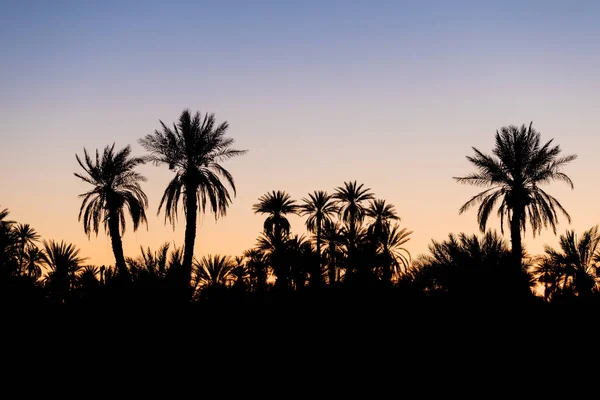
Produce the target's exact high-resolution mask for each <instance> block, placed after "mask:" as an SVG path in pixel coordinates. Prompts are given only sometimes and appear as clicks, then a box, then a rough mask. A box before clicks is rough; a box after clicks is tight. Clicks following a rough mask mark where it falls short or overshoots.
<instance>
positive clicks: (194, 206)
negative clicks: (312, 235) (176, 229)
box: [139, 110, 246, 288]
mask: <svg viewBox="0 0 600 400" xmlns="http://www.w3.org/2000/svg"><path fill="white" fill-rule="evenodd" d="M160 124H161V126H162V131H158V130H156V131H154V133H153V134H149V135H146V136H145V137H143V138H142V139H140V140H139V143H140V144H141V145H142V146H143V147H144V148H145V149H146V150H147V151H149V152H150V155H149V156H147V157H146V159H147V160H149V161H152V162H154V164H156V165H161V164H164V165H167V166H168V167H169V169H170V170H172V171H174V172H175V177H174V178H173V180H172V181H171V182H170V183H169V185H168V186H167V188H166V189H165V191H164V193H163V196H162V198H161V200H160V204H159V206H158V212H159V213H160V210H161V208H162V207H163V206H164V207H165V223H166V222H167V220H168V221H170V222H171V223H172V224H173V225H174V224H175V222H176V221H177V210H178V207H179V201H180V199H182V202H183V211H184V213H185V217H186V226H185V242H184V243H185V244H184V256H183V273H182V276H181V284H182V285H183V286H185V287H186V288H187V287H189V284H190V279H191V273H192V262H193V259H194V244H195V241H196V221H197V213H198V209H199V210H200V211H201V212H202V213H204V212H205V211H206V208H207V204H208V206H209V207H210V211H212V213H213V214H214V216H215V219H217V218H218V217H220V216H222V217H223V216H225V215H226V214H227V207H228V206H229V204H230V203H231V195H230V193H229V190H228V189H227V187H226V186H225V184H224V182H223V180H222V179H224V180H225V183H227V184H229V186H231V189H232V191H233V194H234V196H235V194H236V189H235V183H234V180H233V176H232V175H231V174H230V173H229V172H228V171H227V170H226V169H225V168H223V167H222V166H221V163H222V162H223V161H225V160H228V159H230V158H232V157H235V156H240V155H242V154H245V153H246V150H236V149H234V148H233V147H232V145H233V143H234V140H233V139H232V138H228V137H226V136H225V133H226V131H227V128H228V126H229V125H228V124H227V122H223V123H221V124H220V125H216V122H215V117H214V114H210V115H209V114H205V115H204V118H202V117H201V116H200V113H199V112H196V114H195V115H194V116H192V115H191V113H190V111H189V110H184V111H183V112H182V113H181V116H180V117H179V122H178V123H177V124H173V129H171V128H169V127H168V126H167V125H165V124H164V123H163V122H162V121H160Z"/></svg>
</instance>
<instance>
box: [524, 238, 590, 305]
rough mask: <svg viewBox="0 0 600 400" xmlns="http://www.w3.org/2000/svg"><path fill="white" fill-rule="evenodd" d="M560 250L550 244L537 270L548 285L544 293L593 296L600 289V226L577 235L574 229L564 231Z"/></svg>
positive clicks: (560, 239) (542, 282) (547, 294)
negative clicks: (599, 274)
mask: <svg viewBox="0 0 600 400" xmlns="http://www.w3.org/2000/svg"><path fill="white" fill-rule="evenodd" d="M559 246H560V250H555V249H553V248H552V247H550V246H546V248H545V250H544V253H545V254H544V256H543V257H542V259H541V261H540V263H539V264H538V265H537V266H536V267H535V269H534V274H535V275H536V276H537V277H538V281H539V282H540V283H541V284H542V285H543V286H544V297H545V298H546V299H549V298H550V297H552V296H557V295H575V296H579V297H584V296H590V295H591V294H593V293H594V292H596V291H598V288H599V287H600V279H599V278H600V277H599V276H598V274H597V271H598V268H599V267H600V233H599V232H598V226H594V227H593V228H591V229H589V230H587V231H585V232H583V234H582V235H581V236H580V237H577V235H576V234H575V232H574V231H572V230H571V231H567V232H566V233H565V234H563V235H560V238H559Z"/></svg>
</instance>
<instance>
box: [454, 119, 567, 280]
mask: <svg viewBox="0 0 600 400" xmlns="http://www.w3.org/2000/svg"><path fill="white" fill-rule="evenodd" d="M473 150H474V152H475V155H474V156H467V159H468V160H469V161H470V162H471V163H472V164H473V165H474V166H475V167H476V168H477V172H475V173H473V174H471V175H467V176H465V177H455V178H454V179H455V180H456V181H458V182H460V183H466V184H470V185H475V186H482V187H487V189H486V190H484V191H483V192H481V193H479V194H477V195H475V196H473V197H472V198H471V199H470V200H469V201H467V202H466V203H465V204H464V205H463V206H462V207H461V209H460V213H463V212H465V211H467V210H468V209H469V208H471V207H472V206H474V205H476V204H479V211H478V213H477V220H478V222H479V228H480V229H481V231H482V232H485V230H486V224H487V221H488V217H489V216H490V213H491V212H492V210H493V209H494V208H495V206H496V204H498V203H499V205H498V211H497V213H498V216H499V217H500V219H501V224H500V227H501V231H502V233H503V232H504V220H505V218H506V219H508V221H509V225H510V234H511V243H512V255H513V264H514V266H515V268H517V269H518V268H520V265H521V261H522V253H523V247H522V243H521V231H523V232H524V231H525V228H526V221H527V220H529V223H530V225H531V228H532V231H533V234H534V235H535V234H536V233H539V232H541V230H542V228H544V227H547V226H548V225H550V226H551V227H552V229H553V231H554V233H556V224H557V223H558V216H557V212H556V211H557V210H559V211H561V212H562V213H563V214H564V215H565V217H566V218H567V220H568V221H569V222H570V221H571V217H570V216H569V214H568V213H567V211H566V210H565V209H564V208H563V206H562V205H561V204H560V203H559V202H558V200H556V199H555V198H554V197H552V196H551V195H549V194H548V193H546V191H544V190H543V189H542V188H541V187H540V186H541V185H544V184H547V183H549V182H551V181H554V180H560V181H563V182H565V183H567V184H568V185H569V186H570V187H571V188H573V182H572V181H571V178H569V177H568V176H567V175H566V174H565V173H564V172H562V168H563V167H564V166H565V165H566V164H568V163H569V162H571V161H573V160H575V159H576V157H577V156H576V155H568V156H562V157H561V156H559V155H560V153H561V149H560V147H559V146H558V145H557V146H552V140H550V141H548V142H546V143H545V144H543V145H542V144H541V136H540V133H539V132H537V131H536V130H535V129H534V128H533V127H532V124H529V127H526V126H525V125H522V126H521V127H516V126H513V125H511V126H505V127H502V128H501V129H500V131H497V132H496V144H495V146H494V149H493V150H492V153H493V154H492V155H487V154H484V153H482V152H481V151H479V150H478V149H476V148H473Z"/></svg>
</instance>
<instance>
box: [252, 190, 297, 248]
mask: <svg viewBox="0 0 600 400" xmlns="http://www.w3.org/2000/svg"><path fill="white" fill-rule="evenodd" d="M252 209H253V210H254V213H255V214H268V217H267V219H266V220H265V223H264V231H265V232H269V233H272V234H273V235H274V236H275V238H276V239H277V238H280V236H281V235H287V234H289V233H290V221H288V219H287V218H286V217H285V216H286V215H287V214H296V213H297V212H298V206H297V205H296V202H295V201H294V200H292V198H291V197H290V195H289V194H287V193H286V192H284V191H281V190H278V191H275V190H273V191H272V192H271V193H267V194H265V195H262V196H261V197H260V198H259V199H258V203H256V204H254V205H253V206H252Z"/></svg>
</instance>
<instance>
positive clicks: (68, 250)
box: [43, 240, 85, 302]
mask: <svg viewBox="0 0 600 400" xmlns="http://www.w3.org/2000/svg"><path fill="white" fill-rule="evenodd" d="M43 245H44V263H45V264H46V265H47V266H48V268H49V272H48V275H47V276H46V278H45V280H44V283H45V285H46V287H47V288H48V290H49V292H50V297H51V298H52V299H54V300H55V301H58V302H64V301H66V297H67V295H68V293H69V290H70V288H71V287H72V286H73V284H74V283H75V280H76V277H77V272H78V271H79V270H80V269H81V266H80V263H81V262H82V261H84V260H85V258H82V257H80V256H79V249H77V248H76V247H75V245H73V244H70V243H69V244H67V243H65V242H64V241H60V243H59V242H56V241H54V240H50V241H46V240H44V241H43Z"/></svg>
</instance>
